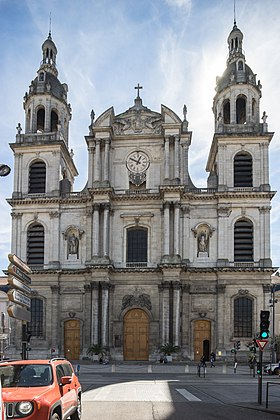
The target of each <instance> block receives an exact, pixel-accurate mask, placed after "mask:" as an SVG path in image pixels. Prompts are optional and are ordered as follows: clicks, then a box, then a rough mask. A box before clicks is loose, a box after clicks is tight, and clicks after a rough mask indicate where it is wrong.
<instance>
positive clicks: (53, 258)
mask: <svg viewBox="0 0 280 420" xmlns="http://www.w3.org/2000/svg"><path fill="white" fill-rule="evenodd" d="M59 217H60V214H59V211H51V212H50V219H51V233H52V238H51V247H50V253H49V255H50V257H49V263H52V264H56V265H59V261H60V260H61V255H59V250H60V239H61V238H60V234H59V232H60V229H59ZM62 259H65V254H64V255H63V258H62Z"/></svg>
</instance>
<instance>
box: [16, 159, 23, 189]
mask: <svg viewBox="0 0 280 420" xmlns="http://www.w3.org/2000/svg"><path fill="white" fill-rule="evenodd" d="M22 157H23V153H17V154H15V172H14V192H15V193H19V192H20V193H22Z"/></svg>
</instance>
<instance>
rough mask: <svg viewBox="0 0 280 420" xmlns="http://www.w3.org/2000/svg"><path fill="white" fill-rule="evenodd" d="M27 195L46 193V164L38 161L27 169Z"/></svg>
mask: <svg viewBox="0 0 280 420" xmlns="http://www.w3.org/2000/svg"><path fill="white" fill-rule="evenodd" d="M28 192H29V194H36V193H44V192H46V164H45V162H43V161H41V160H38V161H37V162H34V163H32V165H30V168H29V189H28Z"/></svg>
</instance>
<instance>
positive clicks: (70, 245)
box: [67, 233, 79, 258]
mask: <svg viewBox="0 0 280 420" xmlns="http://www.w3.org/2000/svg"><path fill="white" fill-rule="evenodd" d="M69 254H76V255H77V258H79V238H77V236H76V235H75V233H71V234H69V236H68V239H67V258H68V257H69Z"/></svg>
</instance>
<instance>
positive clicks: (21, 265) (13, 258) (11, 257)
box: [8, 254, 32, 274]
mask: <svg viewBox="0 0 280 420" xmlns="http://www.w3.org/2000/svg"><path fill="white" fill-rule="evenodd" d="M8 258H9V261H10V262H11V263H12V264H15V265H16V266H17V267H18V268H20V269H21V270H22V271H24V272H25V273H28V274H30V273H32V271H31V268H30V267H28V265H27V264H25V262H23V261H22V260H21V259H20V258H19V257H17V256H16V255H15V254H9V255H8Z"/></svg>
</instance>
